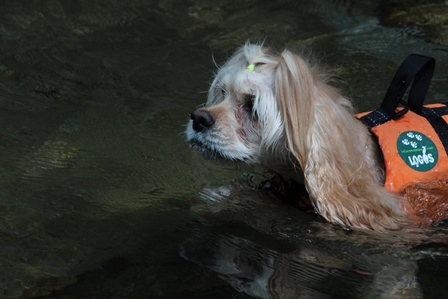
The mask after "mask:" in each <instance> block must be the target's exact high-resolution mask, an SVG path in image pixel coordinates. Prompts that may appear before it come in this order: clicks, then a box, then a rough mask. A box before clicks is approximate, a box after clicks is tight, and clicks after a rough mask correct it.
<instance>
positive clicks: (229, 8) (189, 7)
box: [0, 0, 448, 298]
mask: <svg viewBox="0 0 448 299" xmlns="http://www.w3.org/2000/svg"><path fill="white" fill-rule="evenodd" d="M408 2H409V1H398V0H397V1H394V2H393V3H392V4H394V5H395V6H393V5H391V4H387V3H386V2H383V1H329V0H322V1H300V3H297V1H277V2H272V1H261V0H248V1H233V0H222V1H183V0H171V1H167V0H159V1H157V0H153V1H143V0H142V1H137V0H135V1H115V0H109V1H100V0H91V1H57V0H46V1H22V2H11V1H2V3H0V11H1V12H2V13H1V14H0V32H1V37H0V38H1V41H2V42H1V43H0V53H1V56H0V77H1V80H0V82H1V83H0V113H1V118H0V124H1V125H0V150H1V155H0V174H1V178H2V180H1V185H0V235H1V239H0V242H1V243H0V244H1V246H0V269H1V270H0V297H3V298H33V297H39V298H252V297H260V298H381V297H394V298H405V297H408V298H418V297H424V298H441V297H443V295H444V294H446V292H447V291H448V289H447V287H446V283H445V277H446V275H447V274H448V273H447V272H448V270H447V269H448V246H447V245H446V244H447V241H448V240H447V237H448V234H447V229H446V226H445V228H444V227H443V226H439V227H433V228H429V229H425V230H423V229H413V230H412V231H405V232H402V233H399V234H393V235H384V234H383V235H381V234H374V233H367V232H352V231H346V230H344V229H342V228H340V227H336V226H333V225H330V224H328V223H325V222H323V221H322V220H320V219H317V218H315V217H314V216H312V215H311V214H309V213H307V212H306V211H301V210H298V209H295V208H292V207H291V206H289V205H287V204H285V203H283V202H282V201H281V200H279V199H278V198H277V197H276V196H274V195H273V194H272V193H271V192H269V190H266V189H259V188H257V186H258V184H259V183H260V182H261V181H263V180H265V179H266V178H268V177H269V176H268V175H267V174H266V173H264V170H263V169H259V168H251V167H248V166H247V165H242V164H238V163H227V162H223V161H211V160H206V159H204V158H203V157H201V156H200V155H199V154H198V153H195V152H192V151H191V150H190V149H189V148H188V145H187V144H186V143H185V141H184V136H183V131H184V128H185V123H186V121H187V119H188V115H189V112H191V111H192V110H193V109H194V108H195V107H196V106H198V105H200V104H201V103H203V102H204V101H205V94H204V93H205V92H206V90H207V88H208V83H209V82H210V78H211V76H212V74H213V70H214V68H215V66H214V61H216V63H218V64H220V63H223V62H224V60H225V58H226V57H227V56H228V55H230V54H231V53H232V51H233V50H234V49H235V47H237V46H239V45H241V44H242V43H244V42H245V41H246V40H248V39H249V40H251V41H264V40H265V43H266V44H268V45H272V46H274V47H275V48H278V49H282V48H283V47H288V48H290V49H298V48H303V47H306V48H312V49H313V51H315V52H316V55H318V56H319V57H321V58H322V61H323V63H326V64H328V66H329V68H337V69H338V76H339V77H340V78H341V79H342V80H343V81H344V82H345V83H340V87H341V88H342V89H343V90H344V92H345V93H346V94H348V95H349V96H350V97H351V98H353V99H354V101H355V103H356V106H357V107H358V109H359V111H364V110H367V109H372V108H375V107H377V106H378V104H379V103H380V101H381V99H382V96H383V94H384V91H385V89H386V88H387V85H388V83H389V80H390V79H391V78H392V75H393V73H394V71H395V69H396V67H397V65H398V64H399V63H400V62H401V61H402V60H403V59H404V57H406V56H407V55H408V54H409V53H411V52H414V53H421V54H425V55H429V56H434V57H436V59H437V64H438V66H437V70H436V74H435V77H434V80H433V83H432V87H431V92H430V95H429V99H428V101H441V100H446V99H447V94H448V84H447V80H448V73H447V72H448V71H447V70H448V68H447V65H448V57H447V51H446V34H445V35H444V31H443V30H444V29H443V28H444V27H443V24H444V19H443V16H444V9H446V8H445V6H444V5H443V4H439V3H434V4H427V5H426V6H425V5H423V6H421V7H420V6H417V4H415V3H414V2H412V3H413V4H412V5H411V6H407V7H411V8H413V9H417V11H422V12H425V11H426V10H431V11H435V12H436V15H437V12H439V14H438V15H437V16H439V18H438V19H437V18H436V19H435V18H433V19H435V20H440V19H441V21H439V23H437V22H433V23H434V24H432V23H431V22H429V24H426V25H425V26H423V27H421V26H420V27H419V24H417V21H415V20H414V19H417V18H416V17H415V16H414V19H413V18H412V16H413V15H412V11H411V12H409V11H408V10H404V9H403V7H406V5H405V4H406V3H407V4H408ZM431 5H432V6H431ZM428 7H429V8H428ZM403 11H404V12H405V14H404V15H405V16H407V15H410V17H409V19H406V18H404V17H403V18H402V19H397V18H398V17H397V16H400V14H398V12H403ZM401 15H403V13H402V14H401ZM394 18H395V19H394ZM403 20H405V21H406V22H404V21H403ZM403 22H404V23H403ZM384 24H387V26H386V25H384ZM420 25H421V24H420Z"/></svg>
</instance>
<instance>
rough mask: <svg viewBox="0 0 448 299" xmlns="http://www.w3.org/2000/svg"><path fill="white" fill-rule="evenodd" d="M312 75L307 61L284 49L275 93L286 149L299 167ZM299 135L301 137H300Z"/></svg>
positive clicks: (309, 115)
mask: <svg viewBox="0 0 448 299" xmlns="http://www.w3.org/2000/svg"><path fill="white" fill-rule="evenodd" d="M313 81H314V79H313V75H312V72H311V69H310V67H309V65H308V63H307V62H306V61H305V60H304V59H302V58H301V57H299V56H298V55H296V54H294V53H292V52H290V51H288V50H285V51H284V52H283V53H282V54H281V57H280V61H279V63H278V66H277V69H276V73H275V93H276V97H277V102H278V105H279V108H280V112H281V114H282V117H283V121H284V127H285V133H286V139H287V144H288V150H289V151H290V152H291V153H292V154H293V155H294V156H295V158H296V159H297V161H298V162H299V164H300V165H301V167H302V168H303V166H304V165H303V164H304V162H305V160H304V159H305V158H306V157H304V156H303V155H304V153H305V149H306V141H305V140H304V138H305V137H306V136H307V133H306V132H307V131H308V128H309V126H310V125H311V122H312V115H313V102H312V96H313V88H314V83H313ZM300 136H301V137H300Z"/></svg>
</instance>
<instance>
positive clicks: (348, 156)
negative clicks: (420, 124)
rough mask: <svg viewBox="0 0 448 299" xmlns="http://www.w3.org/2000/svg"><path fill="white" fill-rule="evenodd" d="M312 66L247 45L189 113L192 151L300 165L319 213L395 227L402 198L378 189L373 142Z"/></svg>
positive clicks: (366, 225)
mask: <svg viewBox="0 0 448 299" xmlns="http://www.w3.org/2000/svg"><path fill="white" fill-rule="evenodd" d="M329 80H330V76H329V75H327V74H326V72H324V71H322V70H321V69H320V68H319V67H318V66H317V65H316V64H312V63H311V62H310V61H309V60H307V59H305V58H303V57H301V56H299V55H297V54H295V53H293V52H291V51H289V50H284V51H283V52H281V53H277V52H275V51H273V50H271V49H269V48H266V47H264V46H263V45H258V44H250V43H246V44H245V45H243V46H242V47H240V48H239V49H238V50H237V51H236V53H235V54H234V55H233V56H232V57H231V58H230V59H229V60H228V61H227V62H226V63H225V64H224V65H223V66H222V67H220V68H219V69H218V71H217V73H216V75H215V77H214V80H213V82H212V83H211V87H210V89H209V92H208V99H207V102H206V104H205V106H204V107H201V108H199V109H196V110H195V111H193V112H192V113H191V115H190V120H189V123H188V124H187V129H186V137H187V140H188V141H189V142H190V144H191V145H192V147H193V148H194V149H197V150H199V151H200V152H202V153H204V154H207V155H211V156H221V157H224V158H227V159H230V160H240V161H245V162H247V163H262V164H265V165H269V164H270V163H273V164H275V163H277V162H275V163H274V162H273V161H280V162H281V163H283V164H290V165H292V166H294V167H295V168H296V169H299V170H300V171H301V173H302V175H303V178H304V183H305V186H306V188H307V191H308V193H309V195H310V198H311V200H312V203H313V206H314V208H315V210H316V212H317V213H318V214H320V215H321V216H322V217H323V218H325V219H326V220H327V221H329V222H332V223H335V224H338V225H342V226H344V227H350V228H358V229H369V230H375V231H388V230H398V229H400V228H401V227H403V225H405V224H406V223H407V221H408V219H407V217H406V212H405V210H406V202H405V201H404V200H403V198H402V197H401V196H399V195H397V194H395V193H392V192H390V191H389V190H387V189H386V188H384V186H383V185H384V181H385V179H386V178H385V177H386V175H385V170H384V162H383V160H382V155H381V151H380V150H379V146H378V144H377V142H376V141H375V138H373V137H372V134H371V132H370V131H369V129H368V128H367V127H366V126H365V125H364V124H363V123H362V122H361V121H359V120H358V119H357V118H356V117H355V116H354V108H353V105H352V103H351V102H350V101H349V100H348V99H347V98H345V97H344V96H343V95H342V94H341V92H340V91H339V90H338V89H337V88H335V87H333V86H331V85H330V83H329Z"/></svg>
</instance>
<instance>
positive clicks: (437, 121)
mask: <svg viewBox="0 0 448 299" xmlns="http://www.w3.org/2000/svg"><path fill="white" fill-rule="evenodd" d="M443 104H444V105H445V107H438V108H429V107H421V115H422V116H423V117H425V118H426V119H427V120H428V122H429V123H430V124H431V126H432V127H433V129H434V131H436V133H437V135H438V136H439V138H440V141H441V142H442V144H443V147H444V148H445V151H446V153H447V154H448V124H447V123H446V121H445V120H444V119H443V118H442V115H447V114H448V106H447V105H448V102H447V103H443Z"/></svg>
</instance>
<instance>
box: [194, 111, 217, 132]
mask: <svg viewBox="0 0 448 299" xmlns="http://www.w3.org/2000/svg"><path fill="white" fill-rule="evenodd" d="M190 119H191V120H192V121H193V130H195V131H196V132H198V133H199V132H204V131H206V130H207V129H209V128H210V127H211V126H213V124H214V123H215V117H214V116H213V114H211V113H210V112H208V111H206V110H202V109H198V110H195V111H193V112H192V113H191V114H190Z"/></svg>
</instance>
